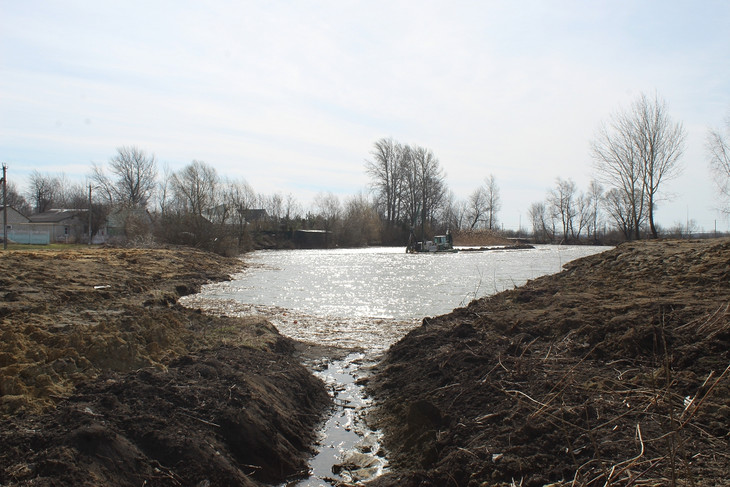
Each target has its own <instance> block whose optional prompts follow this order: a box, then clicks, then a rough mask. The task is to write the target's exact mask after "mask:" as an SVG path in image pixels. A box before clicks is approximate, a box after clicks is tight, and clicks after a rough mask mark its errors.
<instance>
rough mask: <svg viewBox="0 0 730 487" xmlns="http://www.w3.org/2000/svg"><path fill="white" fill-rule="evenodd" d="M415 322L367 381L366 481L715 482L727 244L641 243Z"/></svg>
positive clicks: (728, 471) (726, 471)
mask: <svg viewBox="0 0 730 487" xmlns="http://www.w3.org/2000/svg"><path fill="white" fill-rule="evenodd" d="M566 267H567V269H566V270H565V271H564V272H562V273H560V274H558V275H555V276H547V277H543V278H539V279H535V280H533V281H530V282H528V283H527V284H526V285H525V286H522V287H520V288H518V289H514V290H511V291H506V292H503V293H501V294H498V295H496V296H493V297H490V298H484V299H481V300H478V301H475V302H472V303H471V304H470V305H469V306H468V307H466V308H462V309H458V310H455V311H454V312H453V313H451V314H448V315H445V316H441V317H437V318H427V319H425V320H424V322H423V325H422V326H421V327H419V328H417V329H415V330H414V331H412V332H411V333H409V334H408V335H407V336H406V337H405V338H404V339H402V340H401V341H400V342H399V343H397V344H396V345H394V346H393V347H392V348H391V349H390V350H389V351H388V353H387V355H386V357H385V358H384V360H383V362H382V363H381V364H380V365H379V366H378V368H377V370H376V372H375V375H374V377H373V378H372V379H371V381H370V384H369V389H370V391H371V393H372V394H373V395H374V396H375V398H376V401H377V408H376V411H375V412H374V413H373V414H372V415H371V419H372V420H373V421H374V423H375V424H376V425H378V426H379V427H381V428H383V429H384V430H385V433H386V436H385V445H386V447H387V448H388V449H389V450H390V459H391V462H392V464H393V467H394V469H393V471H392V472H391V473H389V474H388V475H386V476H384V477H382V478H380V479H379V480H377V481H376V482H375V485H378V486H395V485H398V486H483V485H490V486H492V485H522V486H542V485H546V484H551V485H606V484H610V485H673V484H675V485H702V486H704V485H723V484H725V483H726V482H727V479H728V478H730V453H728V452H730V372H728V366H729V365H730V310H729V306H730V241H728V240H709V241H681V242H642V243H634V244H625V245H622V246H620V247H618V248H616V249H614V250H611V251H608V252H606V253H603V254H600V255H595V256H592V257H587V258H584V259H581V260H578V261H574V262H571V263H570V264H568V265H567V266H566Z"/></svg>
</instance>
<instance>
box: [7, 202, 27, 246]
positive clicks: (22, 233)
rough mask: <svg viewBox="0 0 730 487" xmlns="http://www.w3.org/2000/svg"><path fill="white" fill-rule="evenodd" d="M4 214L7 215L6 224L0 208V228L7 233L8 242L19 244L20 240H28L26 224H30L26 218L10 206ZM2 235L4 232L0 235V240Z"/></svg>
mask: <svg viewBox="0 0 730 487" xmlns="http://www.w3.org/2000/svg"><path fill="white" fill-rule="evenodd" d="M6 212H7V215H8V221H7V223H6V222H5V212H4V211H3V209H2V208H0V223H1V224H2V227H0V228H5V230H6V231H7V235H8V242H20V241H21V240H28V239H29V238H30V237H29V236H28V232H29V227H28V222H30V220H29V219H28V217H26V216H25V215H23V214H22V213H21V212H19V211H18V210H16V209H15V208H13V207H12V206H8V207H7V209H6ZM3 235H4V232H3V233H0V238H2V237H3Z"/></svg>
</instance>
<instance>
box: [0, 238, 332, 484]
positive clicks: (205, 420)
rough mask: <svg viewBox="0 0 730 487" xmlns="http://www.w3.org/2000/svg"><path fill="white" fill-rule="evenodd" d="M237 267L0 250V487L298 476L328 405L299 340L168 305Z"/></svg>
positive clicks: (114, 252)
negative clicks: (301, 356) (301, 355)
mask: <svg viewBox="0 0 730 487" xmlns="http://www.w3.org/2000/svg"><path fill="white" fill-rule="evenodd" d="M240 267H241V262H240V261H239V260H236V259H225V258H222V257H219V256H215V255H213V254H209V253H205V252H200V251H196V250H191V249H146V250H142V249H88V250H86V249H84V250H71V249H69V250H64V251H6V252H3V253H2V254H0V445H2V448H0V485H40V486H44V485H45V486H51V485H54V486H58V485H87V486H92V485H94V486H98V485H114V486H127V485H129V486H133V485H134V486H143V485H147V486H180V485H191V486H196V485H197V486H207V485H243V486H255V485H262V484H264V483H281V482H283V481H285V480H286V479H287V478H290V477H291V476H297V475H299V476H301V475H302V474H303V473H306V471H307V460H308V458H309V457H310V455H311V445H312V443H313V441H314V430H315V428H316V426H317V425H318V423H319V421H320V419H321V417H322V413H323V412H324V411H325V410H326V409H327V407H328V405H329V404H330V399H329V396H328V395H327V392H326V389H325V387H324V384H323V383H322V382H321V381H320V380H318V379H316V378H314V376H313V375H312V374H311V373H310V372H309V371H307V370H306V369H305V368H304V367H303V366H302V365H301V364H300V360H299V358H298V356H297V355H298V354H299V353H300V350H299V349H300V347H301V345H300V344H296V343H295V342H293V341H292V340H289V339H287V338H285V337H282V336H281V335H279V333H278V332H277V330H276V329H275V328H274V327H273V326H272V325H271V324H269V323H268V322H266V321H265V320H263V319H259V318H255V317H252V318H250V319H233V318H222V317H214V316H209V315H205V314H203V313H201V312H200V311H196V310H191V309H186V308H184V307H181V306H179V305H178V304H177V300H178V298H179V297H180V296H182V295H185V294H189V293H193V292H196V291H197V290H198V288H199V287H200V285H202V284H204V283H206V282H210V281H215V280H223V279H226V278H227V276H228V275H229V274H230V273H232V272H233V271H235V270H237V269H238V268H240Z"/></svg>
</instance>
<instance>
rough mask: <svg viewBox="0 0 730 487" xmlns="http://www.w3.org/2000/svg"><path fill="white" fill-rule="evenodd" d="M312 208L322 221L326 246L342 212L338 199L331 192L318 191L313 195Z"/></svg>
mask: <svg viewBox="0 0 730 487" xmlns="http://www.w3.org/2000/svg"><path fill="white" fill-rule="evenodd" d="M314 208H315V211H316V212H317V216H318V217H319V218H320V219H321V221H322V226H323V227H324V228H323V230H324V231H325V232H327V233H326V234H325V246H327V245H329V244H330V242H331V241H332V239H331V238H330V234H335V233H336V230H337V225H338V223H339V220H340V215H341V213H342V207H341V205H340V199H339V198H338V197H337V195H335V194H333V193H318V194H317V196H315V197H314ZM335 237H336V235H335Z"/></svg>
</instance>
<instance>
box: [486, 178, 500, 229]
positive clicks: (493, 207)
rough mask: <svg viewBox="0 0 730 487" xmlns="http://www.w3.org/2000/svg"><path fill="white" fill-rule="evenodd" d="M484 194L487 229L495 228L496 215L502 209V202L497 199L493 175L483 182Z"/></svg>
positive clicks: (497, 189)
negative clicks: (485, 198)
mask: <svg viewBox="0 0 730 487" xmlns="http://www.w3.org/2000/svg"><path fill="white" fill-rule="evenodd" d="M484 192H485V194H486V197H487V228H488V229H490V230H493V229H495V228H497V213H498V212H499V210H501V209H502V201H501V199H500V197H499V186H497V180H496V179H495V178H494V174H490V175H489V176H488V177H487V178H486V179H485V180H484Z"/></svg>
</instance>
